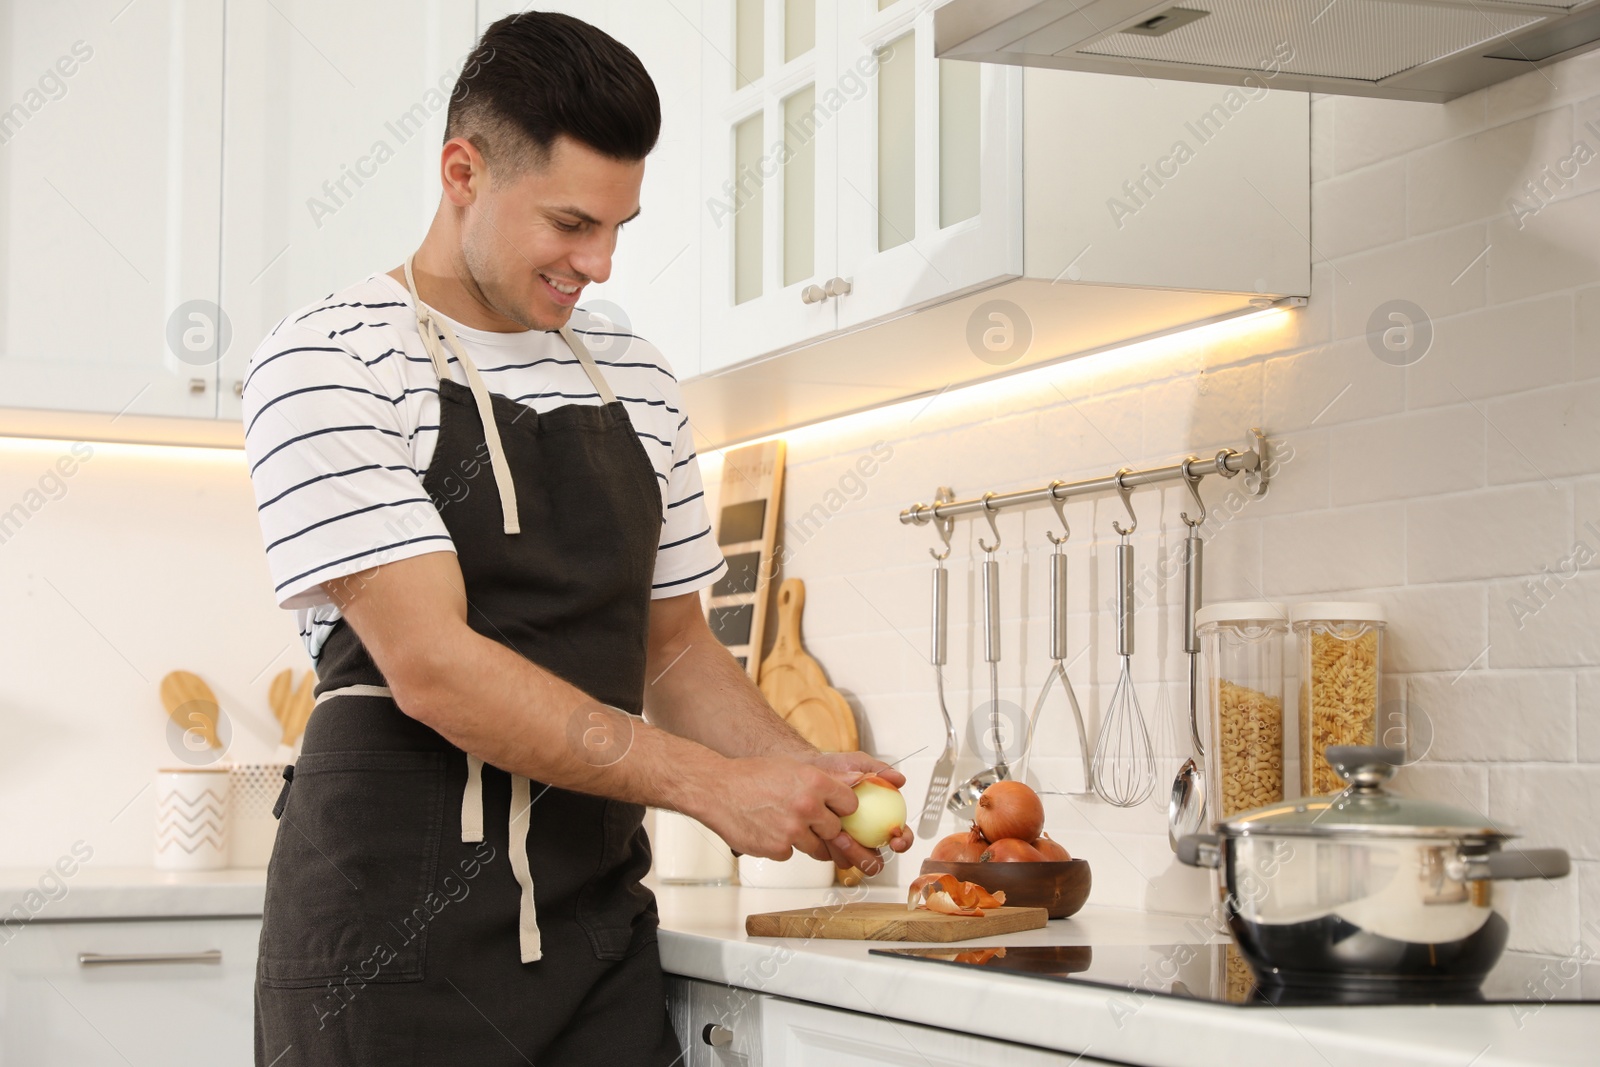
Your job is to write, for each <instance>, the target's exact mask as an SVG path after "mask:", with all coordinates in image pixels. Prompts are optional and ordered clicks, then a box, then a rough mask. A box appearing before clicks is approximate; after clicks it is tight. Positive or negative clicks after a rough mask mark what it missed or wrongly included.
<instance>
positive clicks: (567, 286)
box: [539, 273, 583, 296]
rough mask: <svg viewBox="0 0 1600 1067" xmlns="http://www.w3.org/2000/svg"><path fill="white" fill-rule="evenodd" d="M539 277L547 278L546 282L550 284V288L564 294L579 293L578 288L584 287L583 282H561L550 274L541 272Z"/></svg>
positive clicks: (572, 294)
mask: <svg viewBox="0 0 1600 1067" xmlns="http://www.w3.org/2000/svg"><path fill="white" fill-rule="evenodd" d="M539 277H541V278H543V279H544V280H545V283H546V284H547V285H549V286H550V288H552V289H554V290H555V291H556V292H558V293H560V294H562V295H563V296H574V295H576V294H577V292H578V290H580V289H582V288H583V286H582V285H581V284H578V283H575V282H559V281H557V280H556V279H554V278H552V277H550V275H548V274H543V273H541V274H540V275H539Z"/></svg>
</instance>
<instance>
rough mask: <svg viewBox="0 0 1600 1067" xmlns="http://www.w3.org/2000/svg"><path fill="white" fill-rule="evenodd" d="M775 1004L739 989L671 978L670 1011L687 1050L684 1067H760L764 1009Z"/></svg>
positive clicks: (748, 990)
mask: <svg viewBox="0 0 1600 1067" xmlns="http://www.w3.org/2000/svg"><path fill="white" fill-rule="evenodd" d="M771 999H772V998H771V997H769V996H766V995H764V994H762V993H757V992H755V991H753V990H750V989H741V988H740V987H739V986H730V985H721V984H719V983H717V982H705V981H701V980H699V979H695V978H680V977H678V976H677V975H672V974H669V975H667V1010H668V1013H669V1014H670V1015H671V1017H672V1026H673V1029H675V1030H676V1031H677V1032H678V1043H679V1044H680V1045H682V1046H683V1050H684V1055H683V1059H682V1060H681V1061H680V1062H681V1063H682V1064H683V1067H760V1064H761V1044H762V1038H761V1006H762V1003H763V1002H765V1001H770V1000H771ZM714 1041H715V1042H717V1043H715V1044H713V1043H712V1042H714ZM724 1042H725V1043H724Z"/></svg>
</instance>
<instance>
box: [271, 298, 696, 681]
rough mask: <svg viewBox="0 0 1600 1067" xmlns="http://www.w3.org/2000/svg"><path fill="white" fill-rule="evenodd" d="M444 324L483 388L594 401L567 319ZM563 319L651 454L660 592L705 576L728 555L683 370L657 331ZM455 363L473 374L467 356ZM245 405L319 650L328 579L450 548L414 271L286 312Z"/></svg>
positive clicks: (274, 561)
mask: <svg viewBox="0 0 1600 1067" xmlns="http://www.w3.org/2000/svg"><path fill="white" fill-rule="evenodd" d="M450 325H451V327H452V328H453V329H454V330H455V333H456V337H457V339H458V340H459V341H460V342H461V345H462V347H463V348H464V349H465V350H466V352H467V355H468V356H469V357H471V359H472V361H473V363H474V364H476V365H477V367H478V370H479V372H480V373H482V375H483V378H484V382H485V384H486V385H487V386H488V387H489V390H490V392H493V393H498V394H501V395H503V396H506V397H509V398H511V399H512V400H515V401H518V402H519V403H522V404H526V405H527V406H529V407H531V408H533V409H534V410H535V411H540V412H544V411H549V410H551V409H552V408H557V407H561V406H563V405H565V404H599V403H600V396H599V394H597V393H596V392H595V391H594V385H593V383H591V382H590V381H589V377H588V375H586V374H585V373H584V371H583V367H582V365H581V364H579V363H578V360H577V358H576V357H575V356H574V355H573V353H572V351H571V350H570V349H569V348H567V345H566V342H564V341H563V340H562V339H561V335H560V334H559V333H555V332H545V331H538V330H529V331H525V332H520V333H491V332H489V331H486V330H475V329H472V328H470V327H467V326H463V325H461V324H460V323H457V322H455V321H453V320H451V322H450ZM570 325H571V326H572V328H573V330H575V331H576V332H577V333H578V334H579V335H580V337H582V339H583V340H584V342H585V344H586V345H587V346H588V348H589V351H590V353H591V354H592V355H593V356H594V358H595V362H596V363H598V364H599V365H600V370H601V373H602V374H604V375H605V378H606V383H607V384H608V385H610V387H611V391H612V392H614V393H615V394H616V395H617V399H618V400H620V401H622V403H623V405H624V407H625V408H626V410H627V412H628V418H629V419H630V420H631V421H632V423H633V428H634V431H635V432H636V433H637V434H638V436H639V440H640V441H641V442H643V444H644V447H645V452H646V454H647V455H649V456H650V459H651V462H652V463H653V464H654V466H655V471H656V479H657V481H658V482H659V483H660V486H661V499H660V501H659V502H655V501H643V500H642V501H640V502H639V506H640V507H651V506H656V505H657V504H659V507H660V509H661V515H662V520H663V521H662V527H661V542H660V549H659V551H658V554H657V556H656V566H655V577H654V582H653V588H652V596H654V597H668V596H677V595H679V594H681V593H688V592H693V591H695V590H697V589H700V588H701V587H702V586H706V585H709V584H711V583H712V582H714V581H716V579H717V578H718V577H720V576H721V574H722V571H723V570H724V568H725V564H724V563H723V561H722V553H721V552H720V551H719V550H718V548H717V546H716V543H715V539H714V538H713V537H712V536H711V523H710V520H709V518H708V516H707V513H706V507H705V500H704V494H703V492H702V489H701V482H700V468H699V464H698V463H697V462H696V457H695V450H694V442H693V435H692V430H691V428H690V426H689V419H688V417H687V416H686V415H685V414H684V412H683V402H682V400H681V399H680V395H679V390H678V382H677V379H676V378H674V377H673V375H672V371H671V370H670V369H669V368H668V366H667V362H666V360H665V359H663V358H662V356H661V353H660V352H658V351H657V350H656V348H655V346H654V345H651V344H650V343H649V342H648V341H645V340H644V339H643V338H640V337H636V336H632V335H630V334H628V333H625V332H621V331H620V330H619V329H618V328H617V327H616V326H614V325H613V324H612V323H611V322H609V321H608V320H606V319H604V318H602V317H600V316H598V315H594V314H591V313H588V312H585V311H584V310H582V309H581V308H580V309H578V310H576V311H574V312H573V314H572V320H571V323H570ZM446 351H448V349H446ZM450 363H451V365H452V368H454V367H455V364H456V363H457V360H456V358H455V356H454V355H453V354H452V355H451V356H450ZM454 377H455V380H456V381H458V382H461V383H462V384H465V382H466V375H465V374H464V373H463V372H461V371H460V370H459V369H455V374H454ZM243 407H244V424H245V453H246V456H247V458H248V461H249V464H250V478H251V481H252V482H253V483H254V485H255V495H256V511H257V514H258V516H259V518H260V521H261V531H262V535H263V538H264V540H265V541H266V546H267V564H268V567H269V569H270V571H271V574H272V581H273V586H274V589H275V592H276V595H277V599H278V603H279V605H280V606H282V607H284V608H289V609H293V610H295V611H297V612H298V618H299V621H300V635H301V637H302V638H303V639H304V640H305V643H306V648H307V649H308V650H309V651H310V653H311V655H312V656H313V657H315V656H316V655H317V653H318V652H319V651H320V650H321V647H322V643H323V641H324V640H325V639H326V637H327V635H328V633H329V631H330V630H331V628H332V627H333V625H334V623H335V622H337V621H338V619H339V611H338V609H337V608H335V607H334V606H333V605H332V604H331V603H330V602H329V600H328V597H327V595H326V594H325V593H324V592H323V591H322V583H323V582H326V581H330V580H332V579H334V578H339V577H342V576H344V575H348V574H354V573H358V572H360V571H363V570H368V569H370V568H372V567H374V566H378V565H380V564H383V563H392V562H394V561H396V560H401V559H406V558H408V557H411V556H419V555H423V554H425V553H428V552H440V551H454V546H453V544H452V542H451V540H450V534H449V532H448V531H447V530H446V529H445V525H444V520H443V519H442V518H441V517H440V515H439V512H438V510H437V509H436V508H435V507H434V506H433V504H432V502H431V501H429V499H428V494H427V492H426V490H424V489H423V486H422V476H423V474H424V472H426V470H427V469H428V461H429V460H430V459H431V458H432V456H433V449H434V444H435V443H436V441H437V439H438V434H439V383H438V378H437V376H436V374H435V373H434V369H433V363H432V362H431V361H430V360H429V358H428V353H427V351H426V350H425V349H424V348H423V347H422V336H421V334H420V333H419V332H418V329H417V318H416V315H415V313H414V312H413V311H412V308H411V300H410V295H409V294H408V293H407V291H406V288H405V286H404V285H402V284H401V283H399V282H397V281H395V280H394V279H393V278H391V277H389V276H388V275H387V274H374V275H372V276H371V277H369V278H367V279H366V280H365V281H362V282H360V283H359V284H356V285H353V286H351V287H349V288H348V289H343V290H341V291H339V292H337V293H333V294H331V295H330V296H328V297H327V298H326V299H324V300H319V301H316V302H315V303H312V304H309V305H307V306H306V307H304V308H301V309H300V310H298V311H296V312H294V313H293V314H291V315H289V316H288V317H287V318H285V319H284V320H283V321H282V322H280V323H278V325H277V326H276V327H274V328H273V330H272V332H271V333H270V334H269V335H268V336H267V338H266V340H265V341H263V342H261V345H260V346H259V347H258V348H257V349H256V352H255V354H254V355H253V356H252V357H251V360H250V369H249V372H248V374H247V375H246V377H245V384H244V396H243Z"/></svg>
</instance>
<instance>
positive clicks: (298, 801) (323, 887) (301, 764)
mask: <svg viewBox="0 0 1600 1067" xmlns="http://www.w3.org/2000/svg"><path fill="white" fill-rule="evenodd" d="M445 773H446V763H445V754H444V753H442V752H365V751H355V752H318V753H313V754H311V755H303V756H301V757H300V760H299V761H298V762H297V763H296V764H295V771H294V782H293V785H292V786H291V788H290V793H289V801H288V804H287V805H286V806H285V808H284V812H283V818H282V819H281V820H280V822H279V824H278V835H277V841H276V842H275V843H274V846H273V850H272V864H271V869H270V871H269V873H268V876H267V896H266V903H265V906H264V908H263V914H262V929H261V960H260V966H259V972H258V973H259V974H260V978H261V983H262V984H263V985H266V986H276V987H280V988H301V987H307V986H320V985H323V984H325V983H327V982H329V981H332V980H339V981H355V982H357V983H360V984H365V983H369V982H418V981H421V980H422V977H423V960H424V956H425V947H426V944H427V939H428V929H429V926H430V924H431V923H432V921H433V919H434V918H435V917H436V916H437V915H438V913H439V911H441V910H443V904H444V901H445V897H444V896H443V895H442V894H441V893H440V892H439V891H438V889H437V887H435V886H434V884H433V883H434V880H435V877H436V875H437V872H438V865H439V842H440V837H441V835H442V834H443V832H444V793H445Z"/></svg>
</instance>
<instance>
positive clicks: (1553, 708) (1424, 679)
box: [1406, 671, 1577, 763]
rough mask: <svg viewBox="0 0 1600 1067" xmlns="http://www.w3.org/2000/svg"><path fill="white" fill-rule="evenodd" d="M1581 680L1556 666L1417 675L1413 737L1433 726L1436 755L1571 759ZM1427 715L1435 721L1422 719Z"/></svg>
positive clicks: (1431, 750) (1411, 692)
mask: <svg viewBox="0 0 1600 1067" xmlns="http://www.w3.org/2000/svg"><path fill="white" fill-rule="evenodd" d="M1573 686H1574V683H1573V680H1572V678H1571V677H1570V676H1568V675H1566V674H1564V673H1559V672H1554V671H1467V672H1466V673H1464V674H1461V675H1460V676H1459V677H1458V676H1456V675H1450V674H1422V675H1413V676H1412V677H1411V678H1410V679H1409V681H1408V689H1407V692H1406V703H1407V709H1408V711H1409V713H1410V714H1411V716H1412V721H1413V729H1412V732H1413V736H1414V737H1417V738H1419V739H1420V737H1421V733H1422V730H1423V729H1425V728H1427V729H1431V731H1432V742H1431V744H1430V745H1429V747H1428V753H1427V758H1428V759H1430V760H1442V761H1446V762H1448V761H1470V762H1499V761H1503V760H1543V761H1549V762H1553V763H1563V762H1569V761H1571V760H1572V758H1573V755H1574V753H1575V750H1576V726H1577V716H1576V714H1575V711H1574V705H1573ZM1419 714H1422V715H1426V717H1427V723H1428V726H1427V727H1422V726H1420V725H1418V720H1417V716H1418V715H1419ZM1412 755H1413V757H1415V755H1416V754H1415V753H1413V754H1412Z"/></svg>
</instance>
